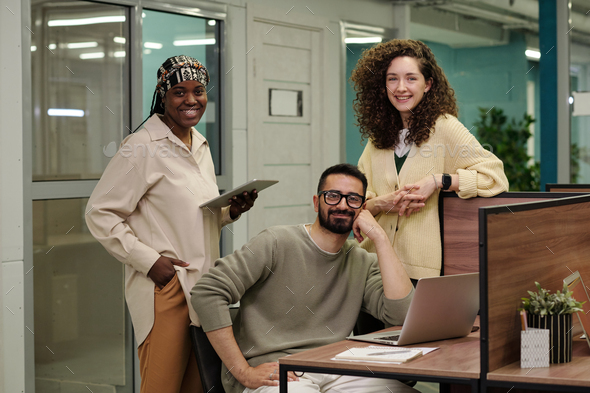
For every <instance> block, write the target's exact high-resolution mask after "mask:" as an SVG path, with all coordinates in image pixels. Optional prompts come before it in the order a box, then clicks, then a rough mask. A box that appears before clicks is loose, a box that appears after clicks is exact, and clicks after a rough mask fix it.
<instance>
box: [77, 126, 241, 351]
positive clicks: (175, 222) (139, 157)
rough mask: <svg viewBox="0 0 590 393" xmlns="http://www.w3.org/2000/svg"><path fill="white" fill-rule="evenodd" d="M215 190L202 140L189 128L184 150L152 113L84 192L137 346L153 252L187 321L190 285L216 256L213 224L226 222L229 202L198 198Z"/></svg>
mask: <svg viewBox="0 0 590 393" xmlns="http://www.w3.org/2000/svg"><path fill="white" fill-rule="evenodd" d="M218 195H219V190H218V188H217V184H216V180H215V170H214V167H213V160H212V158H211V152H210V151H209V145H208V143H207V140H206V139H205V138H204V137H203V136H202V135H201V134H199V133H198V132H197V131H196V130H195V129H194V128H193V129H192V149H191V151H189V150H188V148H187V147H186V146H185V144H184V143H182V141H180V139H179V138H178V137H176V135H174V133H172V132H171V131H170V130H169V129H168V127H167V126H166V125H165V124H164V123H163V122H162V121H161V120H160V118H159V117H158V116H157V115H154V116H152V117H151V118H150V119H149V120H148V121H147V122H146V123H145V125H144V127H143V128H142V129H141V130H139V131H138V132H136V133H135V134H132V135H129V136H128V137H127V138H125V140H124V141H123V142H122V144H121V148H120V149H119V151H118V152H117V154H116V155H115V156H114V157H113V158H112V159H111V161H110V162H109V164H108V166H107V168H106V169H105V171H104V173H103V175H102V177H101V179H100V181H99V182H98V184H97V186H96V188H95V189H94V191H93V192H92V195H91V197H90V200H89V201H88V206H87V208H86V212H87V213H86V223H87V224H88V228H89V229H90V232H91V233H92V235H94V237H95V238H96V239H97V240H98V241H99V242H100V243H101V244H102V245H103V246H104V247H105V248H106V249H107V251H108V252H109V253H110V254H111V255H113V256H114V257H115V258H117V259H118V260H119V261H121V262H123V263H124V264H125V298H126V299H127V305H128V306H129V312H130V314H131V319H132V321H133V326H134V329H135V336H136V338H137V342H138V344H140V345H141V343H143V341H144V340H145V338H146V337H147V335H148V334H149V332H150V330H151V329H152V326H153V324H154V287H155V284H154V282H153V281H152V280H151V279H150V278H149V277H148V276H147V273H148V272H149V270H150V269H151V267H152V265H153V264H154V263H155V262H156V260H157V259H158V258H159V257H160V255H164V256H166V257H171V258H176V259H180V260H182V261H184V262H187V263H189V264H190V266H188V267H186V268H185V267H179V266H174V268H175V269H176V271H177V275H178V278H179V281H180V283H181V285H182V288H183V290H184V293H185V296H186V299H187V303H188V304H189V314H190V319H191V322H192V323H193V324H195V325H197V326H199V325H200V323H199V319H198V317H197V314H196V313H195V311H194V310H193V308H192V306H190V304H191V303H190V290H191V289H192V287H193V286H194V285H195V283H196V282H197V280H198V279H199V278H200V277H201V276H202V275H203V273H205V272H207V271H208V270H209V267H210V266H211V263H212V262H213V261H215V260H216V259H217V258H218V257H219V236H220V232H221V227H222V226H223V225H226V224H227V223H230V222H232V220H231V218H230V215H229V208H223V209H220V208H210V209H208V208H205V209H201V208H200V207H199V205H200V204H202V203H203V202H206V201H208V200H210V199H212V198H214V197H216V196H218Z"/></svg>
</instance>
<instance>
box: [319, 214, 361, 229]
mask: <svg viewBox="0 0 590 393" xmlns="http://www.w3.org/2000/svg"><path fill="white" fill-rule="evenodd" d="M332 213H334V214H348V215H349V216H350V217H353V219H352V220H350V222H349V221H348V220H347V219H342V218H331V217H330V215H331V214H332ZM318 217H319V219H320V225H321V226H322V227H324V228H326V229H327V230H329V231H330V232H332V233H337V234H339V235H343V234H346V233H350V231H351V230H352V223H353V222H354V212H351V211H350V210H336V209H334V210H328V214H327V217H325V216H324V214H323V211H322V210H321V209H320V212H319V215H318Z"/></svg>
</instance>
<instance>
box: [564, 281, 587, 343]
mask: <svg viewBox="0 0 590 393" xmlns="http://www.w3.org/2000/svg"><path fill="white" fill-rule="evenodd" d="M563 281H564V282H565V284H566V285H567V289H568V291H572V292H573V295H572V296H573V297H574V299H576V300H577V301H579V302H586V303H584V304H582V309H583V310H584V311H578V312H577V313H576V314H577V315H578V320H579V321H580V325H582V330H583V331H584V336H585V338H586V342H587V343H588V346H590V337H588V333H590V297H589V296H588V289H587V288H588V287H586V286H585V285H584V281H582V276H581V275H580V272H578V271H576V272H574V273H572V274H570V275H569V276H567V277H566V278H564V279H563Z"/></svg>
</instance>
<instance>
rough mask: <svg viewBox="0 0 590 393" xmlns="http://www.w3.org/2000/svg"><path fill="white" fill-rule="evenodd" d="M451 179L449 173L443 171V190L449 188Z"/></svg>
mask: <svg viewBox="0 0 590 393" xmlns="http://www.w3.org/2000/svg"><path fill="white" fill-rule="evenodd" d="M452 182H453V181H452V179H451V175H448V174H446V173H443V176H442V184H443V190H448V189H449V188H451V183H452Z"/></svg>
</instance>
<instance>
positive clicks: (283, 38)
mask: <svg viewBox="0 0 590 393" xmlns="http://www.w3.org/2000/svg"><path fill="white" fill-rule="evenodd" d="M300 8H301V7H300ZM286 11H288V10H286ZM247 13H248V27H247V30H248V37H247V42H248V45H247V47H248V54H247V64H248V176H249V178H260V179H276V180H279V184H277V185H275V186H273V187H271V188H270V189H268V190H265V191H263V192H262V193H261V194H260V197H259V199H258V201H257V202H256V207H255V209H254V210H253V211H252V214H250V215H249V217H248V222H249V224H248V235H249V237H250V238H251V237H252V236H254V235H256V234H258V233H259V232H260V231H261V230H263V229H265V228H267V227H269V226H273V225H283V224H298V223H302V222H311V221H313V220H314V219H315V213H314V211H313V203H312V196H313V194H314V193H315V190H316V187H317V181H318V179H319V176H320V174H321V172H322V171H323V170H324V169H325V166H326V163H325V161H326V160H325V155H324V151H325V149H326V148H328V149H329V148H330V146H325V141H324V140H325V138H324V137H323V136H322V128H323V127H322V125H323V124H325V122H326V119H325V114H324V113H325V111H324V110H323V106H324V105H323V97H322V91H321V90H322V88H321V86H322V83H321V80H322V75H323V74H324V69H323V66H324V65H325V61H324V60H323V58H324V56H323V46H324V44H323V42H324V38H325V37H324V36H323V35H324V34H326V27H325V26H326V25H327V23H325V21H324V20H322V18H320V17H317V16H313V15H312V14H311V13H310V14H309V15H305V14H297V13H296V12H293V13H292V14H291V12H288V13H286V14H285V12H281V11H278V10H268V9H263V8H260V7H256V6H250V5H248V8H247ZM328 34H330V33H329V32H328ZM271 90H272V93H271ZM271 94H272V95H273V100H277V98H276V97H277V96H279V97H282V96H283V95H285V94H286V95H287V96H288V97H293V96H294V95H296V96H298V97H300V98H301V105H300V109H298V110H296V111H295V112H297V113H296V114H295V115H292V112H293V103H292V102H290V101H289V100H287V102H283V103H284V104H285V105H286V106H287V108H286V109H287V112H281V111H280V110H279V112H278V113H290V114H291V115H276V112H277V111H276V108H274V109H275V111H274V112H271V104H273V105H274V104H277V101H275V102H274V103H271ZM278 100H279V101H278V104H281V99H280V98H279V99H278ZM289 102H290V105H287V103H289ZM333 148H334V149H338V148H339V142H338V141H336V142H335V144H334V146H333Z"/></svg>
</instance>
